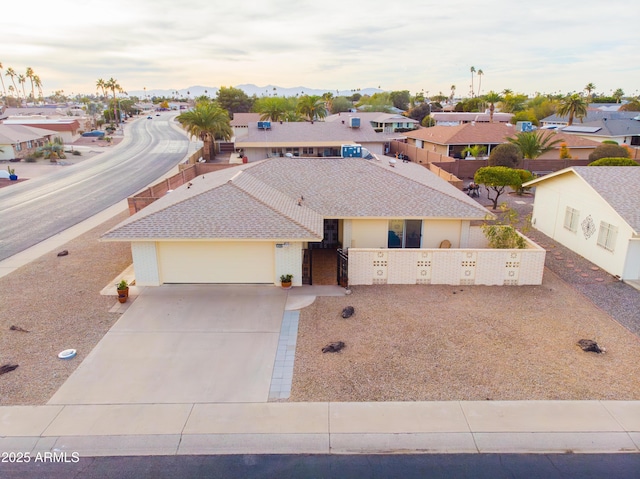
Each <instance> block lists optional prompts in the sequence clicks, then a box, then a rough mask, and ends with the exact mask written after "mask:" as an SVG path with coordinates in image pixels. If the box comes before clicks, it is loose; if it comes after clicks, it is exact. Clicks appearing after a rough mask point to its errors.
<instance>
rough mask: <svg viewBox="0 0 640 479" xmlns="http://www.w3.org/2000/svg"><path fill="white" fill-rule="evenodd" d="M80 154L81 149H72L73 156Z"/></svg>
mask: <svg viewBox="0 0 640 479" xmlns="http://www.w3.org/2000/svg"><path fill="white" fill-rule="evenodd" d="M80 155H82V152H81V151H78V150H73V156H80Z"/></svg>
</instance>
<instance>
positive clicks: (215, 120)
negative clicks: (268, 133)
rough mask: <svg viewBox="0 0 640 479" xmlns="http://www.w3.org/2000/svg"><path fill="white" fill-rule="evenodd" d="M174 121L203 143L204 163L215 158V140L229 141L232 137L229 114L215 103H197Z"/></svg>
mask: <svg viewBox="0 0 640 479" xmlns="http://www.w3.org/2000/svg"><path fill="white" fill-rule="evenodd" d="M176 120H177V121H178V122H179V123H180V124H181V125H182V127H183V128H184V129H185V130H187V133H188V134H189V136H190V137H196V138H199V139H201V140H202V141H203V142H204V150H203V156H204V159H205V161H209V160H211V158H212V157H215V140H216V139H217V140H229V139H230V138H231V136H232V135H233V131H232V130H231V125H230V120H229V114H228V113H227V110H225V109H223V108H221V107H220V106H219V105H218V104H217V103H216V102H211V101H207V102H201V103H197V104H196V105H195V107H194V108H193V109H192V110H189V111H186V112H184V113H181V114H180V115H178V116H177V117H176Z"/></svg>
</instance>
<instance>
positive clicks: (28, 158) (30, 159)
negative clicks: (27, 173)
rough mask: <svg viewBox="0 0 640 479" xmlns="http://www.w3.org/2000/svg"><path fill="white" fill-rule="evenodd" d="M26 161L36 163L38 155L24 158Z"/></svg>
mask: <svg viewBox="0 0 640 479" xmlns="http://www.w3.org/2000/svg"><path fill="white" fill-rule="evenodd" d="M24 161H26V162H27V163H35V162H36V157H35V156H34V155H29V156H27V157H26V158H25V159H24Z"/></svg>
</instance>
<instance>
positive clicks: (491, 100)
mask: <svg viewBox="0 0 640 479" xmlns="http://www.w3.org/2000/svg"><path fill="white" fill-rule="evenodd" d="M480 71H482V70H480ZM480 71H479V72H478V75H479V74H480ZM483 99H484V101H486V102H487V103H488V104H489V123H493V112H494V111H495V109H496V103H498V102H499V101H502V96H501V95H500V94H499V93H496V92H495V91H493V90H491V91H490V92H489V93H487V94H486V95H485V96H484V98H483Z"/></svg>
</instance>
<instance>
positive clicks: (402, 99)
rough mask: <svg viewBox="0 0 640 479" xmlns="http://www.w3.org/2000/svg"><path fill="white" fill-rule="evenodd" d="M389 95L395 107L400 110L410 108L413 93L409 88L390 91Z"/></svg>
mask: <svg viewBox="0 0 640 479" xmlns="http://www.w3.org/2000/svg"><path fill="white" fill-rule="evenodd" d="M389 97H390V98H391V103H392V104H393V106H394V107H396V108H398V109H399V110H408V109H409V103H410V102H411V94H410V93H409V90H402V91H392V92H391V93H389Z"/></svg>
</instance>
